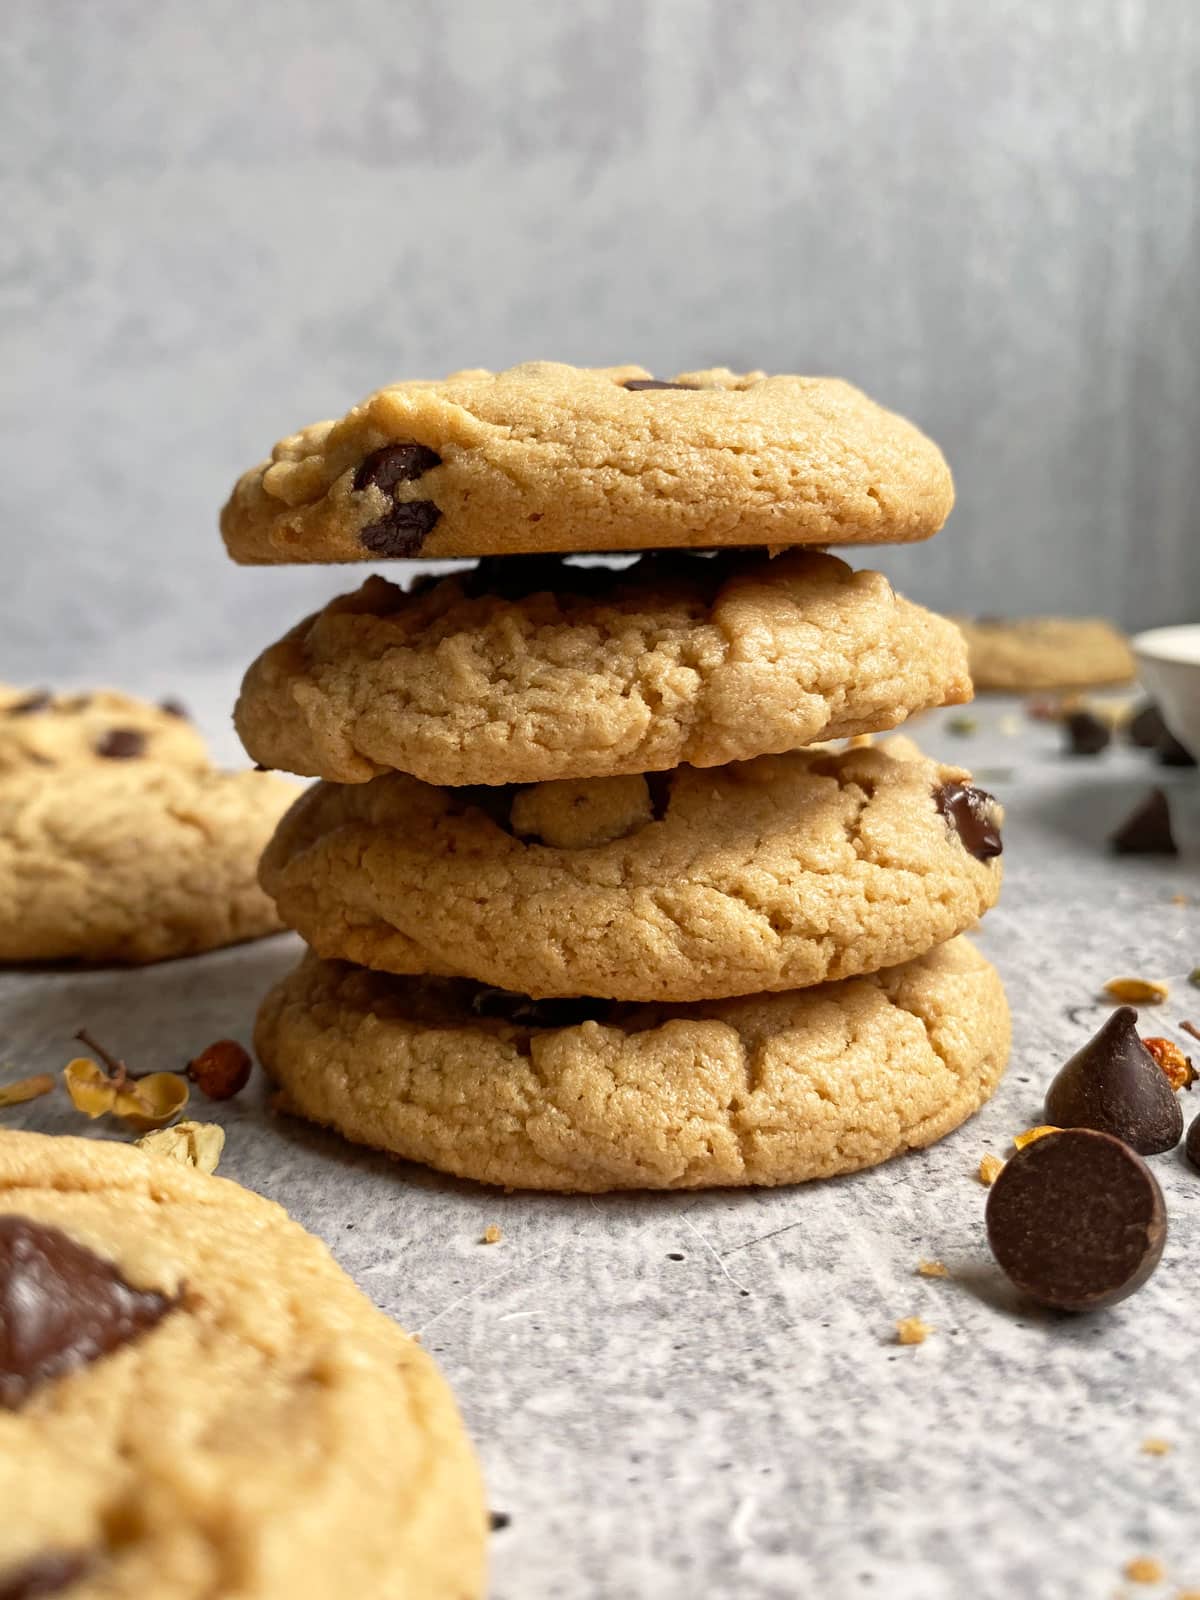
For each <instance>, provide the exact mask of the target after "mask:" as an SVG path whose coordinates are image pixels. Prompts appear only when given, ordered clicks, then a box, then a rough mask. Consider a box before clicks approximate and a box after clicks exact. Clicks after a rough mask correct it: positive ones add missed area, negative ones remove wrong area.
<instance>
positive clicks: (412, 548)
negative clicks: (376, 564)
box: [358, 500, 442, 556]
mask: <svg viewBox="0 0 1200 1600" xmlns="http://www.w3.org/2000/svg"><path fill="white" fill-rule="evenodd" d="M441 514H442V513H441V512H440V511H439V509H438V508H437V506H435V505H434V503H433V501H432V500H402V501H401V502H400V504H399V505H395V506H392V508H391V510H390V511H386V512H385V513H384V514H383V516H382V517H380V519H379V521H378V522H372V523H369V524H368V525H367V527H365V528H363V529H362V531H361V532H360V533H359V536H358V541H359V543H360V544H361V545H362V546H363V548H364V549H366V550H370V551H372V552H373V553H374V554H375V555H377V556H415V555H417V554H418V553H419V551H420V549H421V546H422V545H423V544H424V543H425V539H426V536H427V535H428V534H429V533H431V532H432V530H433V529H434V528H435V527H436V525H437V522H438V519H439V518H440V517H441Z"/></svg>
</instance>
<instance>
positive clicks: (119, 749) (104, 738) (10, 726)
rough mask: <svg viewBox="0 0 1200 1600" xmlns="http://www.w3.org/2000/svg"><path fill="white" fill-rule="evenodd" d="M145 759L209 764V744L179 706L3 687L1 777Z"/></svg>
mask: <svg viewBox="0 0 1200 1600" xmlns="http://www.w3.org/2000/svg"><path fill="white" fill-rule="evenodd" d="M143 760H146V761H164V762H168V763H170V764H171V765H172V766H180V767H192V768H196V769H199V768H202V767H206V766H207V765H208V751H207V749H206V748H205V744H204V740H203V739H202V738H201V737H200V735H199V734H198V733H197V731H196V729H195V728H193V727H192V725H191V723H190V722H189V721H188V720H187V715H186V713H185V712H184V711H183V708H182V707H181V706H178V705H176V704H175V703H174V702H173V701H169V700H168V701H163V702H162V703H161V704H159V705H152V704H151V703H150V702H149V701H146V700H136V699H134V698H133V696H131V695H127V694H118V693H117V692H116V691H115V690H112V689H92V690H89V691H87V692H86V693H80V694H51V693H50V691H49V690H48V689H13V688H8V687H6V686H2V685H0V774H3V773H9V772H20V771H24V770H29V769H31V768H34V767H40V768H43V769H52V768H55V767H62V766H74V765H76V764H78V763H80V762H104V763H108V762H126V761H130V762H137V761H143Z"/></svg>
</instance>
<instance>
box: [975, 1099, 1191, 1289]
mask: <svg viewBox="0 0 1200 1600" xmlns="http://www.w3.org/2000/svg"><path fill="white" fill-rule="evenodd" d="M987 1233H988V1243H989V1244H990V1245H991V1247H992V1254H993V1255H994V1256H995V1257H996V1260H997V1261H998V1262H999V1264H1000V1267H1001V1270H1002V1271H1003V1272H1004V1273H1005V1275H1006V1276H1007V1277H1008V1278H1010V1279H1011V1280H1012V1282H1013V1283H1014V1284H1015V1285H1016V1286H1017V1288H1018V1289H1020V1290H1021V1291H1022V1292H1023V1293H1025V1294H1027V1295H1029V1296H1030V1297H1031V1298H1032V1299H1034V1300H1037V1301H1040V1302H1041V1304H1042V1305H1045V1306H1051V1307H1053V1308H1054V1309H1055V1310H1058V1311H1095V1310H1098V1309H1099V1308H1100V1307H1102V1306H1111V1305H1115V1304H1116V1303H1117V1301H1118V1300H1123V1299H1124V1298H1125V1296H1126V1295H1129V1294H1132V1293H1133V1291H1134V1290H1135V1289H1139V1288H1140V1287H1141V1286H1142V1284H1143V1283H1145V1281H1146V1279H1147V1278H1148V1277H1149V1276H1150V1274H1151V1273H1152V1272H1153V1271H1154V1269H1155V1267H1156V1266H1157V1265H1158V1263H1159V1259H1160V1258H1161V1256H1162V1253H1163V1245H1164V1244H1165V1242H1166V1237H1167V1214H1166V1209H1165V1207H1164V1205H1163V1197H1162V1191H1161V1190H1160V1189H1159V1187H1158V1184H1157V1183H1156V1182H1155V1179H1154V1174H1153V1173H1152V1172H1151V1171H1150V1169H1149V1167H1147V1165H1146V1163H1145V1162H1144V1161H1143V1160H1142V1159H1141V1157H1140V1156H1138V1155H1136V1154H1135V1153H1134V1151H1132V1150H1130V1149H1129V1147H1128V1146H1127V1145H1124V1144H1122V1143H1121V1141H1120V1140H1119V1139H1115V1138H1113V1137H1112V1135H1111V1134H1107V1133H1098V1132H1096V1131H1094V1130H1092V1129H1088V1128H1068V1129H1064V1130H1063V1131H1062V1132H1060V1133H1048V1134H1045V1135H1044V1136H1043V1137H1042V1138H1041V1139H1035V1140H1034V1142H1033V1143H1032V1144H1027V1145H1026V1146H1025V1148H1024V1149H1023V1150H1019V1151H1018V1152H1017V1153H1016V1155H1014V1156H1012V1157H1010V1158H1009V1160H1008V1161H1007V1162H1006V1163H1005V1165H1004V1170H1003V1171H1002V1172H1001V1173H1000V1176H999V1177H998V1178H997V1179H996V1181H995V1183H993V1185H992V1187H991V1190H990V1191H989V1193H988V1201H987Z"/></svg>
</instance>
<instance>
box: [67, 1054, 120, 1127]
mask: <svg viewBox="0 0 1200 1600" xmlns="http://www.w3.org/2000/svg"><path fill="white" fill-rule="evenodd" d="M63 1083H64V1084H65V1085H66V1089H67V1093H68V1094H69V1095H70V1096H71V1104H72V1105H73V1106H74V1107H75V1109H76V1111H82V1112H83V1114H84V1116H85V1117H91V1118H92V1119H93V1121H94V1120H95V1119H96V1118H97V1117H103V1116H105V1115H107V1113H108V1112H110V1111H111V1110H112V1108H113V1105H114V1104H115V1102H116V1098H117V1091H116V1089H115V1088H114V1086H113V1085H112V1084H111V1083H110V1082H109V1080H108V1078H107V1077H106V1076H105V1073H104V1070H103V1068H101V1067H98V1066H97V1065H96V1063H95V1062H94V1061H92V1060H90V1059H89V1058H88V1057H87V1056H76V1057H75V1059H74V1060H73V1061H68V1062H67V1064H66V1066H65V1067H64V1068H63Z"/></svg>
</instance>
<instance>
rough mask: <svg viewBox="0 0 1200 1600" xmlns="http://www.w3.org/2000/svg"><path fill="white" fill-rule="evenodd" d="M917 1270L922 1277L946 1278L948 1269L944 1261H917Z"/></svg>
mask: <svg viewBox="0 0 1200 1600" xmlns="http://www.w3.org/2000/svg"><path fill="white" fill-rule="evenodd" d="M917 1272H918V1273H919V1274H920V1276H921V1277H922V1278H948V1277H949V1276H950V1269H949V1267H947V1266H946V1264H945V1262H944V1261H918V1262H917Z"/></svg>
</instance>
